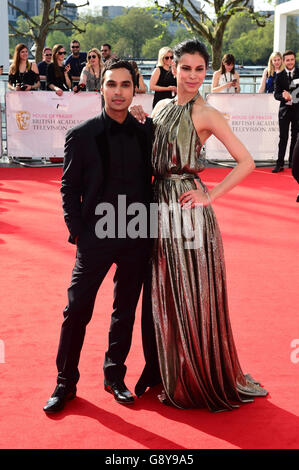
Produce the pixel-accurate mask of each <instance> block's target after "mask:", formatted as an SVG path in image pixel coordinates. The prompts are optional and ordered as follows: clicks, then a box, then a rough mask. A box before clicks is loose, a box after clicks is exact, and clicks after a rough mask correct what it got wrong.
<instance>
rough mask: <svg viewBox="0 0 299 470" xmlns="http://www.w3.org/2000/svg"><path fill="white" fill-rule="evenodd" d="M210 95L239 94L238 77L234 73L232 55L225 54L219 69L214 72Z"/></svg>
mask: <svg viewBox="0 0 299 470" xmlns="http://www.w3.org/2000/svg"><path fill="white" fill-rule="evenodd" d="M211 91H212V93H240V77H239V74H238V72H236V71H235V58H234V56H233V55H232V54H225V55H224V56H223V58H222V61H221V67H220V69H219V70H217V71H216V72H214V74H213V80H212V89H211Z"/></svg>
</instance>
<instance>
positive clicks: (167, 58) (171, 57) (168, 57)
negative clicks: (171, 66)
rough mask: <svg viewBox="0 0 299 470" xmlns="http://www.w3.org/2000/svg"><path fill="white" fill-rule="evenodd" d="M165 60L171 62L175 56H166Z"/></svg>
mask: <svg viewBox="0 0 299 470" xmlns="http://www.w3.org/2000/svg"><path fill="white" fill-rule="evenodd" d="M164 59H165V60H169V59H171V60H172V59H173V55H166V56H165V57H164Z"/></svg>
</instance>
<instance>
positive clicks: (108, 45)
mask: <svg viewBox="0 0 299 470" xmlns="http://www.w3.org/2000/svg"><path fill="white" fill-rule="evenodd" d="M103 46H106V47H108V49H110V50H111V46H110V44H108V43H105V44H102V46H101V47H103Z"/></svg>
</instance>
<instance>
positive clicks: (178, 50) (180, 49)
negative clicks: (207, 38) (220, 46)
mask: <svg viewBox="0 0 299 470" xmlns="http://www.w3.org/2000/svg"><path fill="white" fill-rule="evenodd" d="M196 53H198V54H199V55H201V57H202V58H203V59H204V61H205V63H206V67H207V68H208V65H209V53H208V51H207V48H206V46H205V45H204V43H203V42H200V41H199V40H198V39H196V38H194V39H186V40H185V41H182V42H180V43H179V44H177V45H176V46H175V47H174V49H173V56H174V63H175V65H177V64H178V62H179V61H180V58H181V57H182V55H184V54H196Z"/></svg>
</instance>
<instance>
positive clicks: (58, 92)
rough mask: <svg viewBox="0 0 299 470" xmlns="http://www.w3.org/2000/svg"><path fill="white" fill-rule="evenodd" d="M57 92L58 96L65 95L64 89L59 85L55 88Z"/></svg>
mask: <svg viewBox="0 0 299 470" xmlns="http://www.w3.org/2000/svg"><path fill="white" fill-rule="evenodd" d="M55 93H56V95H58V96H62V95H63V90H61V88H58V87H57V88H55Z"/></svg>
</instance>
